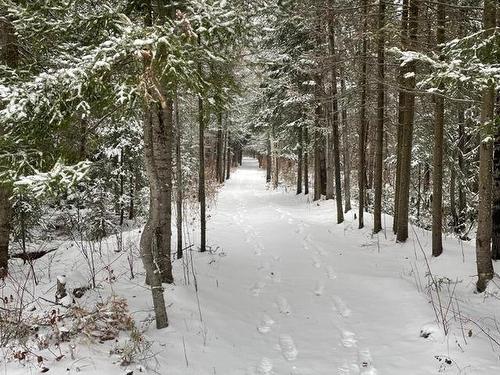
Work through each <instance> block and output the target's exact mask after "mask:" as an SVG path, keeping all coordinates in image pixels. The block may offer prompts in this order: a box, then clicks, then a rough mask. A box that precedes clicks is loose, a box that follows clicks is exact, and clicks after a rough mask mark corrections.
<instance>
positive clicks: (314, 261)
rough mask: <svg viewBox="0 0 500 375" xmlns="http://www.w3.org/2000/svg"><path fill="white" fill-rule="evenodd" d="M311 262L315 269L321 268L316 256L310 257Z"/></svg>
mask: <svg viewBox="0 0 500 375" xmlns="http://www.w3.org/2000/svg"><path fill="white" fill-rule="evenodd" d="M312 261H313V266H314V267H315V268H320V267H321V261H320V260H319V258H318V257H317V256H313V257H312Z"/></svg>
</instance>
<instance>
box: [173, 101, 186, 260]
mask: <svg viewBox="0 0 500 375" xmlns="http://www.w3.org/2000/svg"><path fill="white" fill-rule="evenodd" d="M174 108H175V111H174V113H175V130H176V131H175V136H176V142H175V176H176V180H177V194H176V197H175V206H176V212H177V215H176V229H177V259H181V258H182V256H183V249H182V247H183V238H182V200H183V194H182V190H183V188H184V187H183V182H182V153H181V139H182V134H181V132H182V129H181V121H180V118H179V98H178V95H175V101H174Z"/></svg>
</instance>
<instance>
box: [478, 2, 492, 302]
mask: <svg viewBox="0 0 500 375" xmlns="http://www.w3.org/2000/svg"><path fill="white" fill-rule="evenodd" d="M495 26H496V4H495V0H485V1H484V30H485V34H486V35H485V36H486V37H487V36H490V35H492V34H493V32H494V30H495ZM482 102H483V104H482V107H481V130H480V134H481V143H480V146H479V208H478V214H477V235H476V261H477V274H478V280H477V284H476V287H477V290H478V291H479V292H484V291H485V290H486V286H487V284H488V281H489V280H491V279H492V278H493V273H494V270H493V263H492V261H491V234H492V220H491V207H492V156H493V136H494V134H491V130H490V129H492V128H493V127H492V126H485V125H486V124H488V123H490V122H492V121H494V107H495V86H494V84H493V83H491V84H490V86H489V87H488V88H486V89H485V90H484V93H483V100H482Z"/></svg>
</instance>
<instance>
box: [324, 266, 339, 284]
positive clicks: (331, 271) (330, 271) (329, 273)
mask: <svg viewBox="0 0 500 375" xmlns="http://www.w3.org/2000/svg"><path fill="white" fill-rule="evenodd" d="M326 275H327V276H328V278H329V279H330V280H334V279H336V278H337V275H336V274H335V270H334V269H333V267H332V266H330V265H328V266H326Z"/></svg>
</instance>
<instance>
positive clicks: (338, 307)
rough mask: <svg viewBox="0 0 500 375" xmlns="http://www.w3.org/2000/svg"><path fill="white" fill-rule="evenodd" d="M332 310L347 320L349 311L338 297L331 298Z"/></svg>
mask: <svg viewBox="0 0 500 375" xmlns="http://www.w3.org/2000/svg"><path fill="white" fill-rule="evenodd" d="M332 300H333V309H334V310H335V311H337V312H338V313H339V315H340V316H342V317H344V318H347V317H349V316H350V315H351V310H350V309H349V308H348V307H347V305H346V304H345V303H344V301H343V300H342V298H340V297H339V296H333V297H332Z"/></svg>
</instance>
